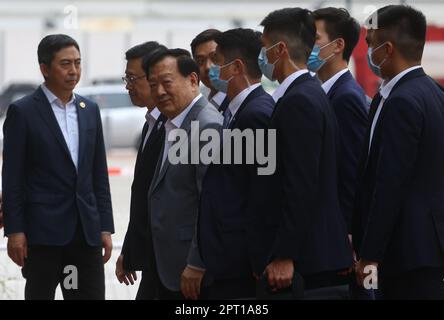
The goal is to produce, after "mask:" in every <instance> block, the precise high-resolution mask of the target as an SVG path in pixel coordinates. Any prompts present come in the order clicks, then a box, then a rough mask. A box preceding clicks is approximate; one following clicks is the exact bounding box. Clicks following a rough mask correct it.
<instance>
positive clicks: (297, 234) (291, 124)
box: [250, 73, 352, 275]
mask: <svg viewBox="0 0 444 320" xmlns="http://www.w3.org/2000/svg"><path fill="white" fill-rule="evenodd" d="M270 128H271V129H275V130H276V133H277V145H276V147H277V169H276V173H275V174H274V175H273V176H270V177H269V182H268V183H267V185H268V188H267V189H266V190H267V191H266V192H265V193H264V194H262V195H259V196H258V199H257V204H258V208H257V209H256V212H258V216H257V217H256V219H254V222H253V223H254V228H253V230H252V231H251V232H252V233H254V234H253V235H251V237H250V239H252V241H253V243H252V244H251V247H252V248H255V250H254V253H253V255H254V261H253V263H254V265H255V271H256V272H257V273H258V274H261V272H262V271H263V270H264V268H265V266H266V264H267V263H268V262H270V260H272V259H274V258H290V259H292V260H293V261H295V268H296V271H297V272H299V273H301V274H302V275H309V274H316V273H323V272H326V271H333V270H339V269H344V268H347V267H349V266H351V264H352V252H351V246H350V244H349V241H348V237H347V230H346V225H345V221H344V218H343V216H342V213H341V211H340V208H339V201H338V186H337V164H336V141H337V128H336V120H335V116H334V113H333V111H332V109H331V107H330V104H329V102H328V98H327V96H326V95H325V93H324V91H323V90H322V88H321V86H320V84H319V83H318V82H317V81H316V80H315V79H313V78H312V77H311V76H310V74H309V73H306V74H303V75H301V76H300V77H298V78H297V79H296V80H295V81H293V83H292V84H291V85H290V87H289V88H288V89H287V91H286V92H285V94H284V96H283V97H282V98H281V99H280V100H279V101H278V103H277V104H276V106H275V109H274V113H273V116H272V118H271V125H270ZM264 200H267V201H266V203H264Z"/></svg>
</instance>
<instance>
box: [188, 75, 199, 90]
mask: <svg viewBox="0 0 444 320" xmlns="http://www.w3.org/2000/svg"><path fill="white" fill-rule="evenodd" d="M189 77H190V81H191V85H192V86H197V87H199V76H198V75H197V73H196V72H191V73H190V75H189Z"/></svg>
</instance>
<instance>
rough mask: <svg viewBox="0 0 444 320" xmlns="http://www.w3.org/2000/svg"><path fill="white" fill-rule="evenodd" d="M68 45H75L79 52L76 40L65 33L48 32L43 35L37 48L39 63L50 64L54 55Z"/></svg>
mask: <svg viewBox="0 0 444 320" xmlns="http://www.w3.org/2000/svg"><path fill="white" fill-rule="evenodd" d="M68 47H75V48H76V49H77V50H78V51H79V52H80V48H79V45H78V43H77V41H76V40H74V39H73V38H71V37H70V36H68V35H66V34H50V35H48V36H46V37H44V38H43V39H42V40H41V41H40V43H39V46H38V48H37V57H38V61H39V64H45V65H47V66H50V65H51V62H52V60H53V59H54V55H55V54H56V53H57V52H59V51H60V50H62V49H65V48H68Z"/></svg>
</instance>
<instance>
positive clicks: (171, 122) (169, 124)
mask: <svg viewBox="0 0 444 320" xmlns="http://www.w3.org/2000/svg"><path fill="white" fill-rule="evenodd" d="M200 98H202V94H201V93H200V94H199V95H198V96H197V97H196V98H194V99H193V101H191V103H190V104H189V105H188V107H186V108H185V109H183V110H182V112H181V113H180V114H178V115H177V116H176V117H175V118H174V119H168V120H167V121H166V122H165V146H164V148H163V155H162V165H161V167H160V170H162V168H163V165H164V163H165V160H166V158H167V157H168V151H169V150H170V147H171V145H172V144H173V142H174V141H168V135H169V133H170V132H171V131H172V130H174V129H178V128H180V127H181V126H182V123H183V121H184V120H185V117H186V116H187V115H188V112H190V110H191V108H193V106H194V104H195V103H196V102H197V101H198V100H199V99H200Z"/></svg>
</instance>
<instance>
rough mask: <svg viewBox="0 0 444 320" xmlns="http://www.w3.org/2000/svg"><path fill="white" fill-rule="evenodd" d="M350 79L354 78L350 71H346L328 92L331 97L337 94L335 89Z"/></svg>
mask: <svg viewBox="0 0 444 320" xmlns="http://www.w3.org/2000/svg"><path fill="white" fill-rule="evenodd" d="M350 79H353V77H352V75H351V73H350V71H347V72H344V74H342V75H341V76H340V77H339V78H338V80H336V82H335V83H334V84H333V85H332V86H331V88H330V90H329V91H328V93H327V96H328V98H329V99H331V98H332V97H333V96H334V95H335V91H336V89H337V88H339V87H340V86H341V85H343V84H344V83H345V82H347V81H349V80H350Z"/></svg>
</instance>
